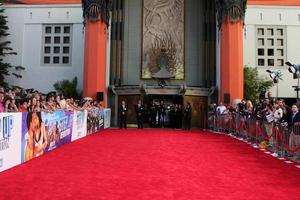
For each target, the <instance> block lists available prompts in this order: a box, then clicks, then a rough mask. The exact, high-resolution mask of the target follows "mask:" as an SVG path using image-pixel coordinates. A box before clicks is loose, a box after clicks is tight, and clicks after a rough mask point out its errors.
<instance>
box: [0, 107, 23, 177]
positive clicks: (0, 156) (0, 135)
mask: <svg viewBox="0 0 300 200" xmlns="http://www.w3.org/2000/svg"><path fill="white" fill-rule="evenodd" d="M21 124H22V113H0V172H2V171H4V170H6V169H9V168H11V167H14V166H16V165H19V164H21V159H20V153H21V134H20V133H21Z"/></svg>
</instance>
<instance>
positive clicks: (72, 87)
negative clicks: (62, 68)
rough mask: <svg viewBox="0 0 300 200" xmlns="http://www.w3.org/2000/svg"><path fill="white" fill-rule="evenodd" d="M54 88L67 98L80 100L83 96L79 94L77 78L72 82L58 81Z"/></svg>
mask: <svg viewBox="0 0 300 200" xmlns="http://www.w3.org/2000/svg"><path fill="white" fill-rule="evenodd" d="M53 86H54V88H55V90H56V91H57V92H58V93H60V94H63V95H64V97H66V98H75V99H79V98H80V97H81V95H80V94H79V93H78V92H77V77H75V78H74V79H73V80H72V81H69V80H62V81H58V82H56V83H55V84H54V85H53Z"/></svg>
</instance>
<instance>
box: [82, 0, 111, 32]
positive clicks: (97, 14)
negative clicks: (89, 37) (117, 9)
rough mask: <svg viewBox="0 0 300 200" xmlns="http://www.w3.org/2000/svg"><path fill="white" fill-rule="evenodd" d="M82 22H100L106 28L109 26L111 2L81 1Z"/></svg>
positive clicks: (104, 0)
mask: <svg viewBox="0 0 300 200" xmlns="http://www.w3.org/2000/svg"><path fill="white" fill-rule="evenodd" d="M81 3H82V11H83V20H84V22H83V23H84V24H85V23H86V21H88V20H89V21H92V22H96V21H99V20H101V21H102V22H103V23H105V24H106V26H107V27H108V26H109V18H110V13H109V12H110V11H111V7H112V2H111V1H110V0H81Z"/></svg>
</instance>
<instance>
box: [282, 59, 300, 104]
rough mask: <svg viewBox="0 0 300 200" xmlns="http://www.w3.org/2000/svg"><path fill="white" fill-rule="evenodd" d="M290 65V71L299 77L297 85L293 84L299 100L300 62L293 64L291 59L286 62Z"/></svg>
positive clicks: (296, 77)
mask: <svg viewBox="0 0 300 200" xmlns="http://www.w3.org/2000/svg"><path fill="white" fill-rule="evenodd" d="M285 64H286V65H287V66H289V72H290V73H292V74H293V75H294V77H293V78H294V79H298V84H297V85H296V86H292V87H293V88H294V90H295V91H296V92H297V99H298V100H299V91H300V80H299V78H300V64H292V63H290V62H289V61H288V62H286V63H285Z"/></svg>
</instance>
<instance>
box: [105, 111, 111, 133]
mask: <svg viewBox="0 0 300 200" xmlns="http://www.w3.org/2000/svg"><path fill="white" fill-rule="evenodd" d="M110 118H111V109H104V128H105V129H106V128H109V127H110Z"/></svg>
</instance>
